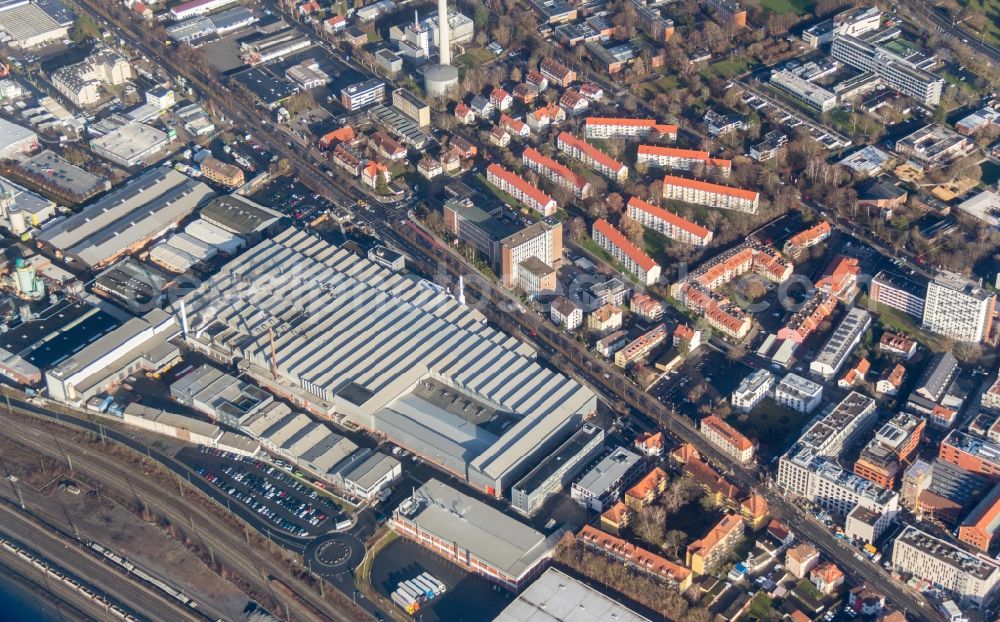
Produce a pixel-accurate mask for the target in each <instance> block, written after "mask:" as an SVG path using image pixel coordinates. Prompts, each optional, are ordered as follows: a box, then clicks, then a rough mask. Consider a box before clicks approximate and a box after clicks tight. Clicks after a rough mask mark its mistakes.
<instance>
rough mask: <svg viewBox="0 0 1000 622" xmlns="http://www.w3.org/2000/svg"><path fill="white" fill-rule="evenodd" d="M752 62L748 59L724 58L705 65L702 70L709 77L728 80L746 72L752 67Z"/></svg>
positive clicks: (702, 73) (703, 74)
mask: <svg viewBox="0 0 1000 622" xmlns="http://www.w3.org/2000/svg"><path fill="white" fill-rule="evenodd" d="M751 64H752V63H751V62H750V61H749V60H747V59H731V60H723V61H719V62H717V63H712V64H711V65H709V66H708V67H705V69H703V70H702V71H701V75H702V76H704V77H705V78H708V79H711V78H722V79H723V80H728V79H729V78H732V77H734V76H738V75H740V74H741V73H745V72H746V71H747V70H748V69H750V66H751Z"/></svg>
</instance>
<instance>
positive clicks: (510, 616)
mask: <svg viewBox="0 0 1000 622" xmlns="http://www.w3.org/2000/svg"><path fill="white" fill-rule="evenodd" d="M608 620H614V621H615V622H649V619H648V618H645V617H643V616H641V615H639V614H638V613H636V612H634V611H632V610H631V609H629V608H628V607H626V606H625V605H622V604H620V603H618V602H617V601H615V600H614V599H612V598H609V597H608V596H605V595H604V594H602V593H601V592H598V591H597V590H595V589H593V588H591V587H589V586H588V585H586V584H585V583H582V582H580V581H577V580H576V579H574V578H573V577H571V576H569V575H567V574H565V573H564V572H562V571H561V570H558V569H556V568H549V569H548V570H546V571H545V572H544V573H543V574H542V576H540V577H539V578H538V579H536V580H535V582H534V583H532V584H531V586H530V587H529V588H528V589H527V590H525V591H524V592H522V593H521V595H520V596H518V597H517V598H516V599H515V600H514V601H513V602H512V603H511V604H509V605H507V607H506V608H505V609H504V610H503V611H502V612H500V615H499V616H497V617H496V618H494V619H493V622H608Z"/></svg>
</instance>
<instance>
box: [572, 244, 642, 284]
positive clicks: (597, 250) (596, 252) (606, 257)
mask: <svg viewBox="0 0 1000 622" xmlns="http://www.w3.org/2000/svg"><path fill="white" fill-rule="evenodd" d="M580 246H582V247H583V248H585V249H587V251H589V252H590V254H591V255H593V256H595V257H597V258H598V259H600V260H602V261H604V262H605V263H607V264H608V265H609V266H611V267H612V268H614V269H615V270H617V271H618V272H621V273H622V274H624V275H625V276H626V277H627V278H628V279H629V280H631V281H633V282H635V283H638V282H639V279H638V278H637V277H636V276H635V275H634V274H632V273H631V272H629V271H628V270H626V269H625V266H623V265H622V264H620V263H619V262H617V261H615V258H614V257H612V256H611V253H609V252H608V251H606V250H604V249H603V248H601V247H600V246H599V245H598V244H597V242H595V241H594V240H593V239H591V238H589V237H588V238H584V239H583V240H581V241H580Z"/></svg>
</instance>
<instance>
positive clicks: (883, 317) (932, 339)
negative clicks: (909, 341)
mask: <svg viewBox="0 0 1000 622" xmlns="http://www.w3.org/2000/svg"><path fill="white" fill-rule="evenodd" d="M862 301H863V303H862ZM858 306H859V307H860V306H864V307H865V308H867V309H869V310H871V311H873V312H874V313H877V314H878V319H879V322H880V323H881V324H882V326H884V327H885V328H888V329H889V330H892V331H894V332H897V333H902V334H904V335H909V336H910V337H912V338H914V339H916V340H917V341H919V342H920V343H922V344H923V345H924V346H926V347H927V348H929V349H931V350H933V351H934V352H942V351H944V350H946V349H948V347H949V344H948V340H947V339H945V338H944V337H941V336H940V335H932V334H930V333H928V332H925V331H924V330H923V329H921V328H920V325H919V324H918V323H917V319H916V318H914V317H912V316H910V315H908V314H906V313H903V312H902V311H899V310H898V309H893V308H892V307H886V306H883V305H880V304H877V303H870V302H869V301H868V300H867V299H866V298H863V297H862V298H859V302H858Z"/></svg>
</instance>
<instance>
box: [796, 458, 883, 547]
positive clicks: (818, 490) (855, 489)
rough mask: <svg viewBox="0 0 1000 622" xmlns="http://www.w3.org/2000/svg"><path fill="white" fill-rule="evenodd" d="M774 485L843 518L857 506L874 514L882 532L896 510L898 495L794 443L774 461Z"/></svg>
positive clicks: (878, 527)
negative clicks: (775, 465) (776, 466)
mask: <svg viewBox="0 0 1000 622" xmlns="http://www.w3.org/2000/svg"><path fill="white" fill-rule="evenodd" d="M778 486H779V487H780V488H782V489H783V490H785V491H786V492H788V493H790V494H794V495H798V496H799V497H802V498H803V499H806V500H807V501H809V502H810V503H815V504H817V505H819V506H821V507H823V508H825V509H826V510H828V511H830V512H831V513H834V514H837V515H839V516H841V517H846V516H847V515H848V514H850V512H851V511H852V510H854V508H855V507H857V506H859V505H860V506H861V507H863V508H866V509H868V510H871V511H872V512H874V513H875V514H878V515H879V516H880V517H881V518H880V519H878V520H879V521H880V524H879V525H877V526H876V527H877V529H878V530H881V529H884V528H885V526H886V525H888V524H889V523H891V522H892V521H893V520H894V519H895V517H896V513H897V512H898V511H899V496H898V495H897V494H896V493H895V492H893V491H891V490H887V489H885V488H882V487H881V486H879V485H878V484H876V483H875V482H871V481H869V480H867V479H865V478H863V477H859V476H857V475H855V474H854V473H851V472H850V471H848V470H846V469H844V468H843V467H841V466H840V465H839V464H837V463H836V462H834V461H833V460H831V459H829V458H826V457H824V456H819V455H817V454H816V453H815V452H814V451H813V450H812V449H810V448H809V447H805V446H803V445H801V444H798V443H796V444H795V445H793V446H792V448H791V449H789V450H788V452H786V453H785V454H784V455H783V456H781V459H780V460H778Z"/></svg>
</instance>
